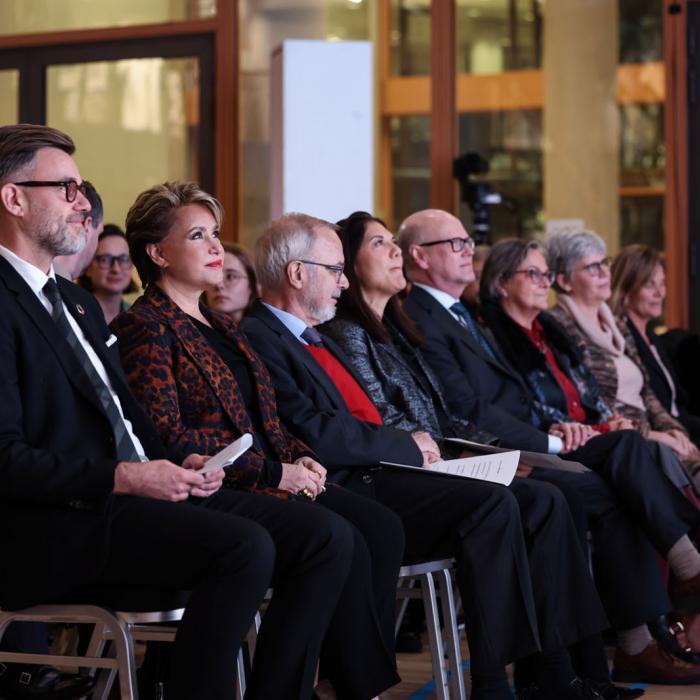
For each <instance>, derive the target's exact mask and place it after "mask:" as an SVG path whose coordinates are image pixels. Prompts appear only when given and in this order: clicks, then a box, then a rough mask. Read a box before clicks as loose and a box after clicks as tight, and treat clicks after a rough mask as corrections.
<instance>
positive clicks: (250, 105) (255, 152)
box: [239, 0, 372, 246]
mask: <svg viewBox="0 0 700 700" xmlns="http://www.w3.org/2000/svg"><path fill="white" fill-rule="evenodd" d="M371 4H372V3H370V2H368V1H366V0H324V1H323V2H319V0H287V1H286V2H284V3H274V2H273V3H271V2H269V0H241V1H240V4H239V13H240V14H239V17H240V28H241V32H240V46H241V52H240V58H241V68H240V69H241V90H240V101H241V102H240V115H241V171H240V172H241V182H240V189H241V221H240V223H241V230H240V231H239V240H241V242H243V243H244V244H246V245H248V246H250V245H252V243H253V241H254V240H255V239H256V238H257V237H258V236H259V235H260V233H261V232H262V230H263V229H264V227H265V226H266V225H267V223H268V221H269V195H270V184H269V183H270V126H269V124H270V56H271V54H272V52H273V51H274V50H275V49H276V48H277V47H278V46H279V45H280V44H281V42H282V41H283V40H285V39H329V40H350V39H369V38H370V24H371V13H370V5H371Z"/></svg>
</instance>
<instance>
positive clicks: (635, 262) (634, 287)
mask: <svg viewBox="0 0 700 700" xmlns="http://www.w3.org/2000/svg"><path fill="white" fill-rule="evenodd" d="M611 273H612V299H611V301H610V306H611V308H612V311H613V313H614V314H615V315H616V316H617V318H618V319H619V321H618V322H621V323H624V326H623V327H622V329H623V332H624V330H625V328H626V330H627V331H628V332H629V335H630V337H631V338H632V339H633V340H634V344H635V346H636V348H637V352H638V353H639V359H640V360H641V361H642V364H641V367H640V369H642V370H643V371H645V372H646V374H647V377H648V379H649V386H650V387H651V390H652V391H653V392H654V394H655V396H656V397H657V398H658V399H659V401H661V404H662V405H663V407H664V408H665V409H666V410H667V411H668V412H669V413H670V414H671V416H673V417H674V418H675V419H677V420H678V421H680V422H681V423H682V424H683V427H684V428H685V429H686V430H687V431H688V434H689V435H690V439H691V440H692V441H693V443H695V444H696V445H697V444H700V416H697V415H694V414H693V413H692V412H690V411H689V410H688V394H687V392H686V391H685V389H684V387H683V386H682V384H681V383H680V382H679V381H678V377H677V375H676V373H675V370H674V367H673V364H672V362H671V360H670V358H669V357H668V355H667V354H666V350H665V349H664V345H663V343H662V342H661V341H660V339H659V336H657V335H656V333H654V332H653V331H652V330H651V328H650V323H651V322H652V321H657V320H658V319H659V318H660V317H661V315H662V314H663V312H664V300H665V299H666V272H665V270H664V265H663V261H662V259H661V255H660V254H659V253H657V252H656V251H655V250H653V249H652V248H649V246H645V245H628V246H625V247H624V248H623V249H622V250H621V251H620V252H619V253H618V254H617V256H616V257H615V260H613V263H612V267H611Z"/></svg>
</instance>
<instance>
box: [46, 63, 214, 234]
mask: <svg viewBox="0 0 700 700" xmlns="http://www.w3.org/2000/svg"><path fill="white" fill-rule="evenodd" d="M198 67H199V63H198V61H197V59H195V58H178V59H163V58H142V59H129V60H121V61H100V62H94V63H78V64H72V65H61V66H50V67H49V69H48V75H47V123H48V124H49V126H53V127H56V128H58V129H61V130H63V131H65V132H67V133H68V134H70V135H71V136H72V137H73V139H74V140H75V143H76V154H75V158H76V160H77V162H78V165H79V167H80V174H81V175H82V177H84V178H85V179H87V180H90V181H91V182H92V183H93V184H94V185H95V187H96V189H97V191H98V192H99V193H100V195H101V196H102V199H103V201H104V205H105V221H106V222H112V223H116V224H118V225H119V226H123V224H124V219H125V217H126V212H127V211H128V209H129V207H130V206H131V204H132V203H133V201H134V199H135V198H136V195H137V194H139V193H140V192H141V191H143V190H144V189H146V188H148V187H151V186H153V185H155V184H158V183H161V182H164V181H166V180H192V179H195V180H196V179H197V173H198V170H199V169H198V163H197V145H198V131H199V128H200V127H199V71H198Z"/></svg>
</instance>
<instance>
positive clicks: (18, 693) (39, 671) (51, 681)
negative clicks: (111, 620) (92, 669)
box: [0, 663, 95, 700]
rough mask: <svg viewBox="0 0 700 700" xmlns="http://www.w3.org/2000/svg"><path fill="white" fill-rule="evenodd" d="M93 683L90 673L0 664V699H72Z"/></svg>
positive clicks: (79, 696) (87, 689)
mask: <svg viewBox="0 0 700 700" xmlns="http://www.w3.org/2000/svg"><path fill="white" fill-rule="evenodd" d="M94 686H95V679H94V678H92V677H91V676H83V675H82V674H80V673H62V672H61V671H59V670H58V669H56V668H53V667H52V666H34V665H29V664H3V663H0V698H6V699H7V700H25V698H26V699H28V700H74V699H75V698H82V697H84V696H86V695H89V694H90V693H91V692H92V689H93V687H94Z"/></svg>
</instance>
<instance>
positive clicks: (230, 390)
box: [112, 286, 313, 498]
mask: <svg viewBox="0 0 700 700" xmlns="http://www.w3.org/2000/svg"><path fill="white" fill-rule="evenodd" d="M202 312H203V313H204V315H205V317H206V318H207V319H208V321H209V323H210V324H211V325H212V327H213V328H215V329H216V330H217V331H219V332H220V333H222V334H223V335H225V336H226V337H227V338H228V339H230V340H232V341H233V342H234V343H235V344H236V347H237V349H238V350H239V352H241V353H242V354H243V355H244V357H245V358H246V360H247V361H248V366H249V368H250V371H251V376H252V379H253V382H254V387H255V391H256V393H257V400H258V403H259V407H260V415H261V417H262V421H263V426H262V427H263V429H264V432H265V435H266V436H267V439H268V442H269V444H270V446H271V447H272V449H273V450H274V452H275V455H274V457H275V458H276V459H278V460H279V461H280V462H292V461H294V459H296V458H297V457H299V456H302V455H312V456H313V453H312V451H311V450H310V449H309V448H308V447H307V445H305V444H304V443H303V442H302V441H301V440H299V439H297V438H295V437H294V436H293V435H291V433H289V432H288V431H287V429H286V428H285V427H284V425H282V423H281V422H280V419H279V417H278V415H277V403H276V398H275V392H274V388H273V387H272V383H271V381H270V376H269V374H268V372H267V369H266V368H265V365H264V364H263V362H262V360H261V359H260V358H259V357H258V355H257V354H256V353H255V352H254V351H253V350H252V349H251V347H250V345H249V343H248V341H247V339H246V338H245V336H244V335H243V334H242V333H241V332H240V331H239V330H238V328H237V325H236V323H235V321H233V320H232V319H230V318H229V317H227V316H225V315H224V314H220V313H217V312H215V311H212V310H211V309H208V308H206V307H202ZM112 329H113V331H114V333H115V334H116V335H117V337H118V339H119V352H120V355H121V360H122V364H123V366H124V370H125V371H126V373H127V376H128V378H129V383H130V385H131V388H132V390H133V392H134V394H135V395H136V398H137V399H138V400H139V401H140V403H141V404H142V406H143V407H144V408H145V409H146V411H147V412H148V414H149V415H150V416H151V419H152V420H153V422H154V423H155V425H156V428H157V430H158V432H159V434H160V437H161V440H162V441H163V443H164V444H165V446H166V447H167V448H168V451H169V452H170V453H171V454H173V456H174V457H177V458H179V459H180V460H183V459H184V458H185V457H186V456H187V455H188V454H190V453H193V452H197V453H199V454H204V455H212V454H215V453H216V452H218V451H219V450H221V449H222V448H224V447H226V445H228V444H229V443H231V442H232V441H233V440H235V439H237V438H238V437H240V436H241V435H242V434H243V433H246V432H250V431H252V429H253V426H252V423H251V420H250V416H249V415H248V412H247V410H246V407H245V403H244V401H243V397H242V395H241V393H240V390H239V388H238V384H237V382H236V380H235V378H234V376H233V373H232V372H231V370H230V369H229V367H228V365H227V364H226V363H225V362H224V361H223V360H222V359H221V357H220V355H219V354H218V353H217V352H216V351H215V350H214V349H213V348H212V346H211V345H210V344H209V343H208V342H207V341H206V339H205V338H204V336H203V335H202V334H201V332H200V331H199V330H198V329H197V327H196V326H195V324H194V323H193V322H192V321H191V320H190V318H189V317H188V316H187V314H185V313H184V312H183V311H182V310H181V309H180V308H179V307H178V306H177V305H176V304H175V303H174V302H172V301H171V300H170V298H169V297H168V296H167V295H166V294H165V293H164V292H162V291H161V290H160V289H159V288H158V287H155V286H151V287H149V288H148V289H147V291H146V293H145V294H144V296H142V297H141V298H139V299H137V301H136V302H135V303H134V304H133V306H132V307H131V308H130V309H129V310H127V311H125V312H124V313H122V314H120V315H119V316H117V318H116V319H115V320H114V321H113V322H112ZM263 465H264V455H263V454H262V453H261V452H256V451H255V450H253V449H251V450H249V451H248V452H246V453H245V454H244V455H243V456H242V457H240V458H239V459H238V460H236V463H235V465H234V466H232V467H230V468H228V469H227V476H226V481H225V483H226V485H227V486H232V487H234V488H240V489H244V490H249V491H262V492H265V493H269V494H272V495H276V496H280V497H283V498H285V497H288V495H289V494H287V493H286V492H284V491H280V490H279V489H276V488H273V487H271V486H269V485H267V484H264V483H262V481H261V479H262V474H263Z"/></svg>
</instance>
